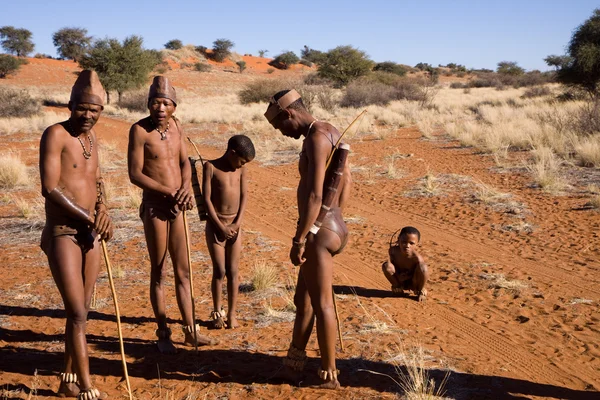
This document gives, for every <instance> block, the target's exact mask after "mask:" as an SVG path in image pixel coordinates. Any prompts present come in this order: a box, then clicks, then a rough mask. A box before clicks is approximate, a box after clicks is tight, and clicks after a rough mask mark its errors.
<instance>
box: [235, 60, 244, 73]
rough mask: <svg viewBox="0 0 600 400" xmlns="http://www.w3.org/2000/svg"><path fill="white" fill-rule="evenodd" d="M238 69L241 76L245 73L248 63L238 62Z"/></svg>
mask: <svg viewBox="0 0 600 400" xmlns="http://www.w3.org/2000/svg"><path fill="white" fill-rule="evenodd" d="M236 64H237V66H238V68H239V69H240V74H241V73H242V72H244V70H245V69H246V61H238V62H236Z"/></svg>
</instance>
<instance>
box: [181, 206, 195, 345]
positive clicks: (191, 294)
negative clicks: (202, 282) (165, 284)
mask: <svg viewBox="0 0 600 400" xmlns="http://www.w3.org/2000/svg"><path fill="white" fill-rule="evenodd" d="M183 228H184V229H185V245H186V247H187V258H188V270H189V274H190V296H191V298H192V326H193V329H194V345H195V347H196V353H198V332H197V329H196V303H195V302H194V282H193V279H192V253H191V251H190V238H189V236H188V223H187V217H186V214H185V210H183Z"/></svg>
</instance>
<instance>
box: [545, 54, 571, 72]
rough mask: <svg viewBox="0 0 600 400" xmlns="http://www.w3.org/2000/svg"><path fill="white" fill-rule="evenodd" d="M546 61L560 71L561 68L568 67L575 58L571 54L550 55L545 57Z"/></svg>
mask: <svg viewBox="0 0 600 400" xmlns="http://www.w3.org/2000/svg"><path fill="white" fill-rule="evenodd" d="M544 61H545V62H546V64H548V66H549V67H554V68H556V70H557V71H558V70H560V69H561V68H564V67H567V66H568V65H569V64H570V63H571V61H573V59H572V58H571V57H569V56H556V55H549V56H548V57H546V58H544Z"/></svg>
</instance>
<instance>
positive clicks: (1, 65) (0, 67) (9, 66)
mask: <svg viewBox="0 0 600 400" xmlns="http://www.w3.org/2000/svg"><path fill="white" fill-rule="evenodd" d="M19 68H21V62H20V61H19V59H18V58H16V57H13V56H9V55H8V54H0V78H2V79H3V78H6V77H7V76H8V75H10V74H12V73H15V72H17V71H18V70H19Z"/></svg>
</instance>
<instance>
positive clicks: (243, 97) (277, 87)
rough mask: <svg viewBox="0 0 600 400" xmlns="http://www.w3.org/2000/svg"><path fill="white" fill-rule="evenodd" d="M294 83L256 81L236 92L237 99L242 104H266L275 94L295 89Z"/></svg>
mask: <svg viewBox="0 0 600 400" xmlns="http://www.w3.org/2000/svg"><path fill="white" fill-rule="evenodd" d="M295 83H296V82H291V81H290V80H285V79H260V80H256V81H253V82H250V83H248V84H247V85H246V86H245V87H244V89H242V90H241V91H240V92H238V98H239V99H240V103H242V104H250V103H260V102H268V101H269V100H270V99H271V97H273V95H274V94H275V93H277V92H279V91H281V90H285V89H291V88H293V87H296V86H297V85H296V84H295Z"/></svg>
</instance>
